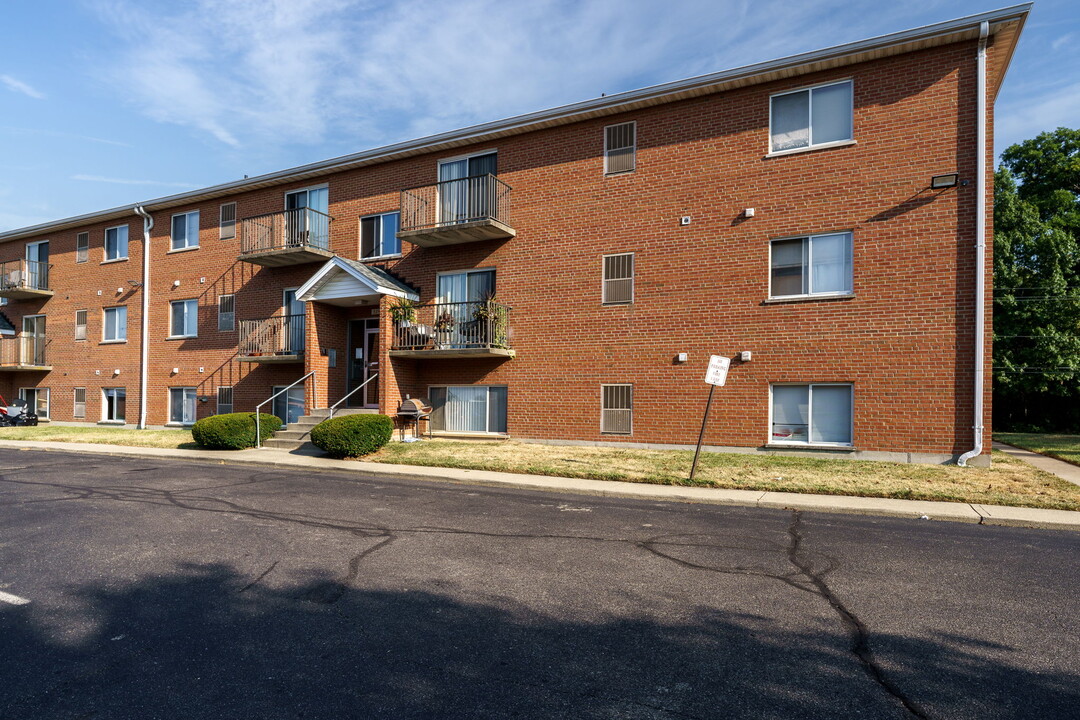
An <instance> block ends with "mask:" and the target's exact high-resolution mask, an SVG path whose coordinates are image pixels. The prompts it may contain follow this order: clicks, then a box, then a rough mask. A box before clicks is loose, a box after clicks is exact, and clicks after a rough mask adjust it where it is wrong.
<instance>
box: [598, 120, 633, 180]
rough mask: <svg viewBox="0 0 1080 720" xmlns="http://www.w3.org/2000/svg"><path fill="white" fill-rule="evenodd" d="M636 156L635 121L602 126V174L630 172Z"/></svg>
mask: <svg viewBox="0 0 1080 720" xmlns="http://www.w3.org/2000/svg"><path fill="white" fill-rule="evenodd" d="M636 156H637V123H636V122H627V123H621V124H619V125H608V126H607V127H606V128H604V174H605V175H615V174H617V173H624V172H630V171H631V170H633V169H634V167H635V162H636V159H637V158H636Z"/></svg>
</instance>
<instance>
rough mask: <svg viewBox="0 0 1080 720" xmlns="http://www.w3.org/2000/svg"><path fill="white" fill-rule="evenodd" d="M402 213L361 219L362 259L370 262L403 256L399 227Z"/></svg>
mask: <svg viewBox="0 0 1080 720" xmlns="http://www.w3.org/2000/svg"><path fill="white" fill-rule="evenodd" d="M400 224H401V213H398V212H392V213H382V214H381V215H369V216H367V217H362V218H360V259H361V260H370V259H372V258H377V257H387V256H393V255H400V254H401V240H399V239H398V236H397V232H398V226H399V225H400Z"/></svg>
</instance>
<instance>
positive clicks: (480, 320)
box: [473, 292, 507, 348]
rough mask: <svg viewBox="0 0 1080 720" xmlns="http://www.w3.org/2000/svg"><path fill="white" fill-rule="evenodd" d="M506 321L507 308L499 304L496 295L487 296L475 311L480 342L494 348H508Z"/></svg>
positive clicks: (477, 305)
mask: <svg viewBox="0 0 1080 720" xmlns="http://www.w3.org/2000/svg"><path fill="white" fill-rule="evenodd" d="M506 319H507V316H506V308H504V307H502V306H501V305H500V304H499V300H498V298H496V297H495V293H493V292H492V293H488V294H487V295H485V296H484V299H483V300H481V301H480V302H478V303H477V304H476V309H474V310H473V320H474V321H475V322H476V325H477V338H478V340H479V341H480V342H481V343H490V344H491V345H492V346H493V347H501V348H504V347H506V344H507V333H506V330H507V328H506Z"/></svg>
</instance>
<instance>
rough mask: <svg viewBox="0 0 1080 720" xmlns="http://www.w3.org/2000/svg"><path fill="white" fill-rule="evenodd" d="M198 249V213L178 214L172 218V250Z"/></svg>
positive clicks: (194, 211)
mask: <svg viewBox="0 0 1080 720" xmlns="http://www.w3.org/2000/svg"><path fill="white" fill-rule="evenodd" d="M197 247H199V211H198V210H192V211H191V212H186V213H178V214H176V215H173V216H172V249H173V250H185V249H187V248H197Z"/></svg>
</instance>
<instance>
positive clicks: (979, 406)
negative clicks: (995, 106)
mask: <svg viewBox="0 0 1080 720" xmlns="http://www.w3.org/2000/svg"><path fill="white" fill-rule="evenodd" d="M989 35H990V23H988V22H985V21H984V22H982V23H980V25H979V52H978V54H977V55H976V69H975V85H976V87H977V90H978V93H979V96H978V97H977V98H976V100H975V116H976V123H977V126H976V128H975V146H976V147H975V403H974V404H975V426H974V427H975V447H973V448H972V449H971V450H969V451H968V452H966V453H964V454H963V455H961V456H960V457H959V458H957V460H956V464H957V465H959V466H960V467H967V463H968V460H970V459H971V458H973V457H976V456H978V455H981V454H982V450H983V385H984V378H983V365H984V359H983V353H985V352H986V348H985V342H984V337H985V335H986V327H985V325H986V318H985V316H986V297H985V296H986V38H987V36H989Z"/></svg>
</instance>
